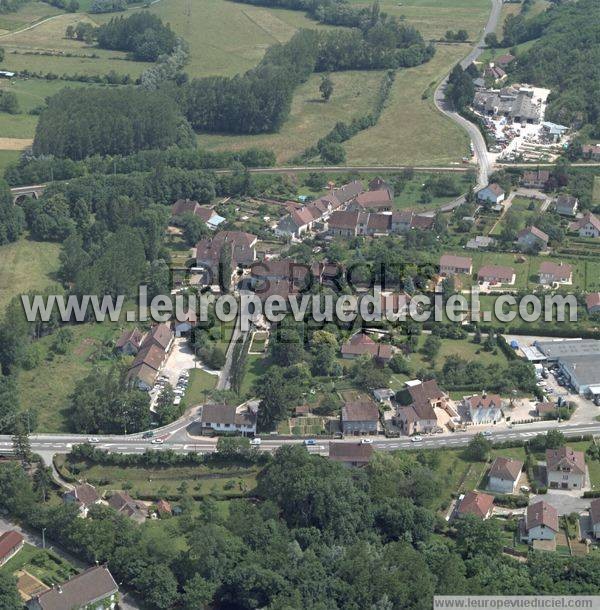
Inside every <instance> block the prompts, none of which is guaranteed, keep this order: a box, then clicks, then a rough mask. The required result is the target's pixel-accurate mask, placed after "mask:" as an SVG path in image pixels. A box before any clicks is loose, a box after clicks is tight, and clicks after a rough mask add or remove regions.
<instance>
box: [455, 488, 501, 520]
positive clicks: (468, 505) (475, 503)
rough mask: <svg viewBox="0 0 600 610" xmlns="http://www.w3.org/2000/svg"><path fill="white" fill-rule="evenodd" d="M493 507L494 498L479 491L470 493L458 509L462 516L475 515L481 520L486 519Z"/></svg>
mask: <svg viewBox="0 0 600 610" xmlns="http://www.w3.org/2000/svg"><path fill="white" fill-rule="evenodd" d="M493 505H494V496H491V495H490V494H484V493H481V492H479V491H469V492H467V493H466V494H465V497H464V498H463V499H462V502H461V503H460V506H459V507H458V513H459V514H460V515H475V516H476V517H480V518H481V519H486V518H487V517H488V515H489V512H490V511H491V510H492V506H493Z"/></svg>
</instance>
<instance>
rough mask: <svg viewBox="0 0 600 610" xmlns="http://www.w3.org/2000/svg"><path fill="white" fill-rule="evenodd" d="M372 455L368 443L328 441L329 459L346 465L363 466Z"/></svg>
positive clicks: (371, 446)
mask: <svg viewBox="0 0 600 610" xmlns="http://www.w3.org/2000/svg"><path fill="white" fill-rule="evenodd" d="M372 457H373V445H371V444H369V443H329V459H330V460H332V461H333V462H341V463H342V464H345V465H346V466H364V465H365V464H368V463H369V461H370V459H371V458H372Z"/></svg>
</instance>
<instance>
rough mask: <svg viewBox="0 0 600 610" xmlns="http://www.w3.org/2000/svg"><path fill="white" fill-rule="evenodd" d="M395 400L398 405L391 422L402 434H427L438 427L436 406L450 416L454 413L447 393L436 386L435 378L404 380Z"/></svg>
mask: <svg viewBox="0 0 600 610" xmlns="http://www.w3.org/2000/svg"><path fill="white" fill-rule="evenodd" d="M396 400H397V402H398V404H399V406H398V408H397V410H396V415H395V417H394V418H393V422H394V423H395V424H396V425H397V426H399V427H400V429H401V430H402V431H403V432H404V434H408V435H411V434H420V433H425V434H429V433H431V432H433V431H434V430H436V429H437V428H439V425H438V419H437V414H436V412H435V409H436V408H438V409H443V410H444V411H446V412H447V413H448V414H449V415H451V416H452V415H456V413H454V411H453V410H452V408H451V407H450V404H449V401H448V395H447V394H446V393H445V392H444V391H443V390H441V389H440V388H439V387H438V384H437V381H436V380H435V379H430V380H429V381H424V382H420V381H416V380H415V381H408V382H406V387H405V388H404V389H402V390H401V391H400V392H398V394H397V396H396Z"/></svg>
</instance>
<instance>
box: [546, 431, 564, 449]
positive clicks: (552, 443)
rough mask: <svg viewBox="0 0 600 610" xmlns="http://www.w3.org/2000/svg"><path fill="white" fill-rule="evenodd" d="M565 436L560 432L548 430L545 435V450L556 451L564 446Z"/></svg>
mask: <svg viewBox="0 0 600 610" xmlns="http://www.w3.org/2000/svg"><path fill="white" fill-rule="evenodd" d="M565 442H566V440H565V435H564V434H563V433H562V432H561V431H560V430H548V432H547V433H546V448H547V449H558V448H560V447H563V446H564V444H565Z"/></svg>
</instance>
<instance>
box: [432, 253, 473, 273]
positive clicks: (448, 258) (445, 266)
mask: <svg viewBox="0 0 600 610" xmlns="http://www.w3.org/2000/svg"><path fill="white" fill-rule="evenodd" d="M471 273H473V260H472V259H471V258H469V257H466V256H454V255H453V254H444V255H442V256H441V257H440V274H441V275H460V274H465V275H470V274H471Z"/></svg>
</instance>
